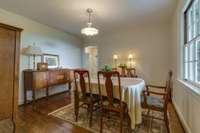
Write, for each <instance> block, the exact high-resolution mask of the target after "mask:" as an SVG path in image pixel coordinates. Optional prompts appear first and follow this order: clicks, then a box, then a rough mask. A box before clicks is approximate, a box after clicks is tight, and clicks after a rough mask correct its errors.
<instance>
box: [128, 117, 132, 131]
mask: <svg viewBox="0 0 200 133" xmlns="http://www.w3.org/2000/svg"><path fill="white" fill-rule="evenodd" d="M127 117H128V118H127V119H128V128H129V129H128V130H129V133H131V132H132V128H131V118H130V117H129V115H128V116H127Z"/></svg>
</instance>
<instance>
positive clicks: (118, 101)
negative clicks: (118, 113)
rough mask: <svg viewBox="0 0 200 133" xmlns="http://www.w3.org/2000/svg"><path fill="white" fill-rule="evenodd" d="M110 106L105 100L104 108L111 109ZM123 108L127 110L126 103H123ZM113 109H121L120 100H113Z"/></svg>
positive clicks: (105, 99)
mask: <svg viewBox="0 0 200 133" xmlns="http://www.w3.org/2000/svg"><path fill="white" fill-rule="evenodd" d="M108 105H109V102H108V99H107V98H104V101H103V106H104V108H110V107H109V106H108ZM122 106H123V108H124V109H125V108H126V103H124V102H122ZM113 108H115V109H120V100H119V99H113Z"/></svg>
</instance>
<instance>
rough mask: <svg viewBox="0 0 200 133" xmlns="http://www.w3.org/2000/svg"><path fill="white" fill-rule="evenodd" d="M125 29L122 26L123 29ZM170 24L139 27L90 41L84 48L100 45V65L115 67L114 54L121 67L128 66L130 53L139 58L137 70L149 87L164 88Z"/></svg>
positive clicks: (114, 32) (167, 62)
mask: <svg viewBox="0 0 200 133" xmlns="http://www.w3.org/2000/svg"><path fill="white" fill-rule="evenodd" d="M122 28H123V26H122ZM169 43H170V29H169V23H159V24H153V25H138V26H136V27H132V28H125V29H121V30H116V31H113V32H109V33H103V35H100V36H98V37H96V38H95V39H92V40H89V39H87V40H86V42H85V45H97V46H98V51H99V54H98V55H99V65H100V67H103V66H104V65H105V64H109V65H113V60H112V56H113V54H118V55H119V58H120V59H119V61H118V63H127V61H128V60H127V58H128V55H129V54H130V53H131V54H133V55H134V56H135V58H136V69H137V73H138V75H139V76H140V77H142V78H144V79H145V81H146V82H147V83H152V84H162V85H163V84H164V83H165V80H166V75H167V72H168V70H169Z"/></svg>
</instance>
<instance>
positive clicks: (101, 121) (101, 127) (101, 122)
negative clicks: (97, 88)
mask: <svg viewBox="0 0 200 133" xmlns="http://www.w3.org/2000/svg"><path fill="white" fill-rule="evenodd" d="M100 119H101V120H100V133H102V132H103V110H102V109H101V118H100Z"/></svg>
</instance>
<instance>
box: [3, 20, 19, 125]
mask: <svg viewBox="0 0 200 133" xmlns="http://www.w3.org/2000/svg"><path fill="white" fill-rule="evenodd" d="M21 31H22V29H20V28H16V27H13V26H9V25H5V24H2V23H0V43H1V44H0V108H1V109H0V121H1V120H5V119H10V120H12V121H13V122H14V121H15V117H16V115H15V112H16V109H17V105H18V102H17V101H18V86H19V53H20V34H21ZM14 125H15V124H14Z"/></svg>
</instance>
